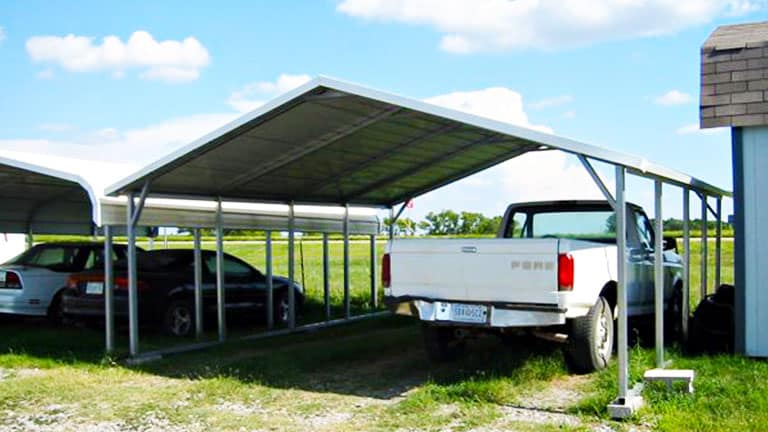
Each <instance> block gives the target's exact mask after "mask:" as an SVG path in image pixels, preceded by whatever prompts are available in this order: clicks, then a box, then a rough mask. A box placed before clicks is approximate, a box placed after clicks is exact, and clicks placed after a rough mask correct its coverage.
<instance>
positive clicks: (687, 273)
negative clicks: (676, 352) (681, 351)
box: [682, 187, 691, 341]
mask: <svg viewBox="0 0 768 432" xmlns="http://www.w3.org/2000/svg"><path fill="white" fill-rule="evenodd" d="M690 299H691V191H690V189H688V188H687V187H686V188H683V329H682V330H683V340H684V341H687V340H688V317H689V316H690V314H691V313H690V308H691V306H690V303H691V300H690Z"/></svg>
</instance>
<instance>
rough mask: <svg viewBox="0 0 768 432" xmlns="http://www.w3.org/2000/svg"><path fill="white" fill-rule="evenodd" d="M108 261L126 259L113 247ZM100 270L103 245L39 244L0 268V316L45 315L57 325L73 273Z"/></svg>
mask: <svg viewBox="0 0 768 432" xmlns="http://www.w3.org/2000/svg"><path fill="white" fill-rule="evenodd" d="M112 251H113V252H112V259H113V260H116V259H122V258H124V257H125V256H126V247H125V246H124V245H114V246H113V249H112ZM103 268H104V244H103V243H96V242H82V243H43V244H39V245H36V246H33V247H32V248H30V249H28V250H26V251H25V252H24V253H22V254H21V255H19V256H17V257H16V258H13V259H11V260H10V261H8V262H7V263H5V264H2V265H0V313H5V314H14V315H30V316H47V317H49V318H50V319H51V320H52V321H54V322H58V321H60V320H61V318H62V314H61V293H62V291H63V290H64V289H65V288H66V286H67V279H68V278H69V277H70V276H71V275H72V274H74V273H79V272H82V271H87V270H96V269H103Z"/></svg>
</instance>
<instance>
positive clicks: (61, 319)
mask: <svg viewBox="0 0 768 432" xmlns="http://www.w3.org/2000/svg"><path fill="white" fill-rule="evenodd" d="M46 318H48V322H49V323H51V325H53V326H56V327H59V326H62V325H64V324H66V322H67V319H66V315H64V309H63V308H62V304H61V292H58V293H56V295H55V296H53V299H52V300H51V304H50V305H48V311H47V313H46Z"/></svg>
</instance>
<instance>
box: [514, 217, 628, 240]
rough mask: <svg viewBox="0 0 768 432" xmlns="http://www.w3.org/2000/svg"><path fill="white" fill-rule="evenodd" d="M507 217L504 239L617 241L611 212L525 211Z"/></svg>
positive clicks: (614, 222)
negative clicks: (550, 238) (554, 238)
mask: <svg viewBox="0 0 768 432" xmlns="http://www.w3.org/2000/svg"><path fill="white" fill-rule="evenodd" d="M511 216H512V217H510V218H509V224H508V225H507V229H506V232H505V237H507V238H513V237H518V238H547V237H557V238H576V239H584V240H595V241H597V240H604V241H611V240H615V239H616V219H615V217H614V214H613V212H612V211H533V210H531V211H527V212H516V213H514V214H513V215H511Z"/></svg>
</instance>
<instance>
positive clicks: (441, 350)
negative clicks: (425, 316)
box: [421, 323, 464, 362]
mask: <svg viewBox="0 0 768 432" xmlns="http://www.w3.org/2000/svg"><path fill="white" fill-rule="evenodd" d="M421 333H422V336H424V349H425V350H426V352H427V358H428V359H429V360H430V361H432V362H446V361H450V360H453V359H455V358H456V357H457V356H458V355H459V354H461V352H462V351H463V350H464V341H463V340H460V339H458V338H457V337H456V335H455V332H454V328H453V327H440V326H434V325H429V324H426V323H423V324H422V325H421Z"/></svg>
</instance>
